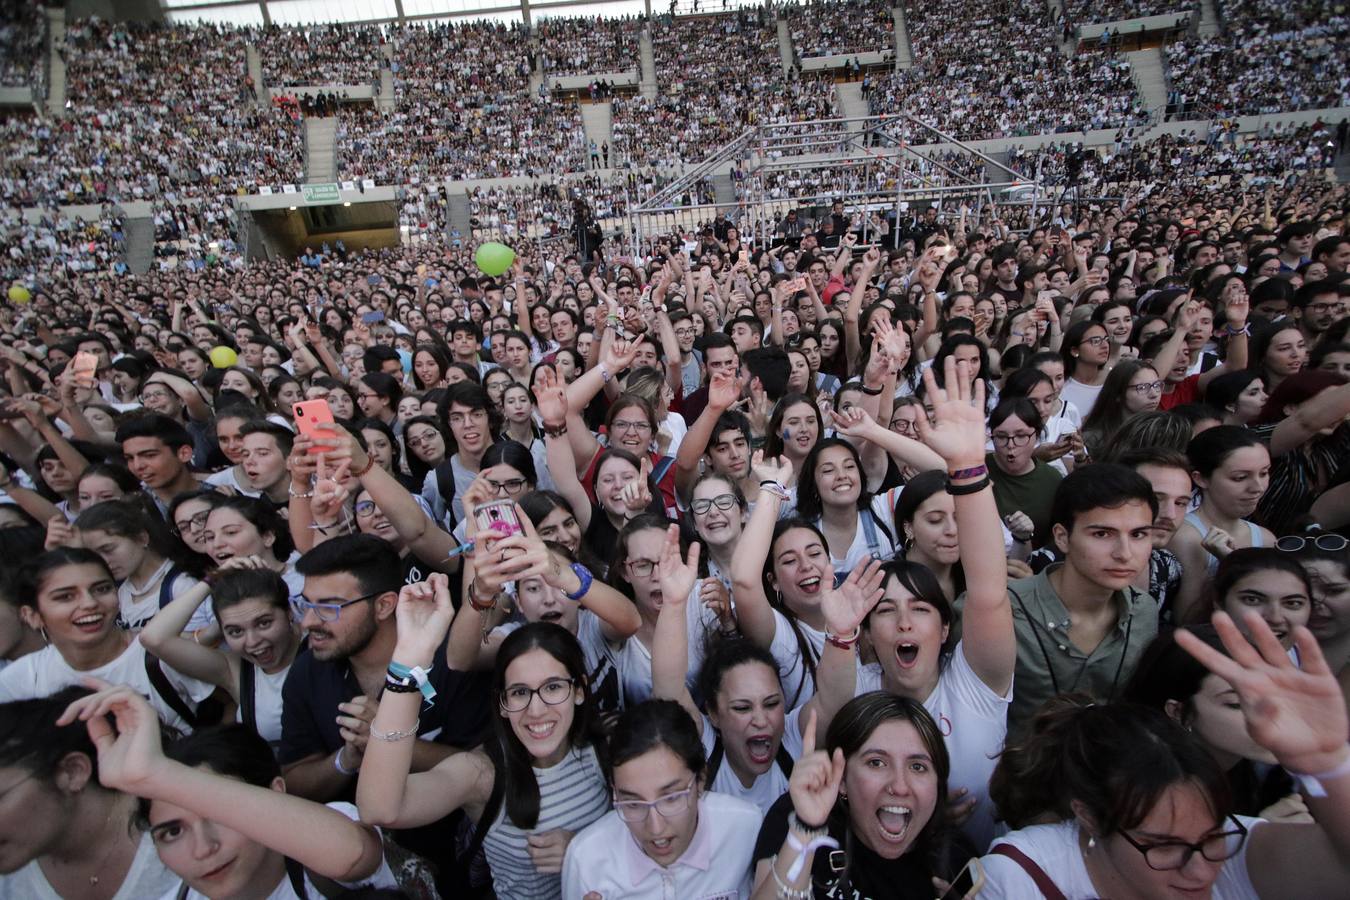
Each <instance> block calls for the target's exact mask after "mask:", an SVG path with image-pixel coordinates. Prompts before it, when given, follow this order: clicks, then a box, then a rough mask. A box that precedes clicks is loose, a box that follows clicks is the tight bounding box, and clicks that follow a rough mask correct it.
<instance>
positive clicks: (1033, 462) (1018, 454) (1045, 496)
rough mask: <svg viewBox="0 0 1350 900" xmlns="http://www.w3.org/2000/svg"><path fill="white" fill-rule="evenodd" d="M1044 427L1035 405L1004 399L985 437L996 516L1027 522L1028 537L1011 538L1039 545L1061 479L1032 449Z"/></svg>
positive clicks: (997, 408)
mask: <svg viewBox="0 0 1350 900" xmlns="http://www.w3.org/2000/svg"><path fill="white" fill-rule="evenodd" d="M1043 428H1044V422H1043V420H1042V419H1041V414H1040V413H1039V412H1038V411H1037V409H1036V406H1035V404H1033V403H1032V402H1031V401H1030V400H1027V399H1026V398H1024V397H1023V398H1015V399H1012V400H1004V401H1002V402H1001V403H999V405H998V406H996V407H994V411H993V412H992V413H990V415H989V436H990V439H991V441H992V442H993V444H994V451H993V452H992V453H990V454H989V455H988V457H986V464H987V465H988V466H989V478H990V480H991V481H993V482H994V500H995V502H996V503H997V504H998V514H999V515H1000V516H1002V517H1003V519H1004V521H1007V520H1008V518H1009V517H1010V516H1012V515H1013V514H1014V513H1019V512H1020V513H1022V514H1023V515H1024V516H1026V517H1027V518H1029V519H1031V523H1032V526H1033V528H1032V533H1031V535H1026V534H1018V535H1014V537H1015V538H1018V539H1021V540H1026V539H1027V538H1028V537H1029V538H1030V539H1031V540H1032V542H1033V544H1036V545H1039V543H1040V540H1041V538H1042V537H1043V536H1044V535H1045V534H1046V533H1047V532H1048V530H1049V528H1050V505H1051V501H1053V500H1054V497H1055V488H1056V487H1058V486H1059V483H1060V481H1062V480H1063V476H1062V475H1060V474H1059V472H1058V471H1056V470H1055V469H1052V468H1051V467H1050V465H1049V464H1048V463H1045V462H1043V461H1041V460H1039V459H1037V458H1036V446H1037V440H1038V438H1039V435H1040V434H1041V431H1042V429H1043Z"/></svg>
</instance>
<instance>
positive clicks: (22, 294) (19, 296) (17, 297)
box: [9, 284, 33, 306]
mask: <svg viewBox="0 0 1350 900" xmlns="http://www.w3.org/2000/svg"><path fill="white" fill-rule="evenodd" d="M9 299H10V300H12V301H14V302H15V303H18V304H19V305H20V306H22V305H23V304H25V303H27V302H28V301H29V300H32V299H33V295H32V294H31V293H29V291H28V288H26V287H24V286H23V285H21V284H11V285H10V286H9Z"/></svg>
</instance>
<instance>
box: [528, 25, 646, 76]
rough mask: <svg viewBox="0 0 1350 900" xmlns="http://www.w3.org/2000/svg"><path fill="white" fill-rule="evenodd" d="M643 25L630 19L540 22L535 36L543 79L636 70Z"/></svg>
mask: <svg viewBox="0 0 1350 900" xmlns="http://www.w3.org/2000/svg"><path fill="white" fill-rule="evenodd" d="M643 27H644V22H643V20H642V19H639V18H634V17H627V16H625V17H623V18H612V19H611V18H603V17H598V16H597V17H579V16H565V17H564V16H558V17H550V18H546V19H541V20H540V21H539V26H538V27H537V28H536V29H535V33H536V34H537V35H538V39H539V50H540V54H541V56H542V58H543V63H544V65H543V72H544V74H545V75H597V74H600V73H604V72H628V71H631V70H633V69H636V68H637V67H638V44H639V42H640V40H641V35H642V29H643Z"/></svg>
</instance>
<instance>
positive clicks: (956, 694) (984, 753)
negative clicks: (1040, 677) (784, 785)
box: [857, 641, 1012, 850]
mask: <svg viewBox="0 0 1350 900" xmlns="http://www.w3.org/2000/svg"><path fill="white" fill-rule="evenodd" d="M881 689H882V688H881V665H880V664H879V663H871V664H869V665H866V666H863V667H862V670H861V671H860V672H859V674H858V690H857V693H858V694H865V693H867V692H869V691H879V690H881ZM1011 704H1012V687H1011V685H1010V686H1009V687H1008V694H1007V696H1006V697H1000V696H999V695H998V694H996V693H995V692H994V691H993V689H991V688H990V687H989V685H987V684H985V683H984V682H983V681H981V680H980V676H978V675H976V674H975V670H974V669H972V668H971V667H970V662H969V661H968V660H967V659H966V649H965V642H964V641H961V642H958V643H957V645H956V650H955V652H953V653H952V658H951V660H949V661H948V663H947V666H946V668H944V669H943V670H942V674H941V675H939V676H938V683H937V687H936V688H934V689H933V693H932V694H930V695H929V696H928V699H926V700H924V701H923V708H924V709H926V710H928V712H929V713H930V714H931V715H932V717H933V721H935V722H936V723H937V726H938V730H940V731H941V732H942V736H943V737H944V738H945V739H946V743H947V753H948V755H949V756H950V757H951V776H950V777H949V778H948V779H947V790H948V791H949V792H952V793H954V792H955V791H956V789H957V788H965V789H966V790H967V791H969V792H970V794H969V796H971V797H974V798H975V799H976V804H975V810H974V812H972V813H971V816H970V819H969V820H968V821H967V822H966V824H965V826H964V828H963V829H962V830H963V831H965V833H966V834H967V835H969V836H970V838H971V839H972V840H973V841H974V842H975V849H976V850H983V849H984V848H985V847H988V846H989V842H990V841H991V840H993V838H994V834H995V825H994V805H993V804H992V803H991V802H990V801H989V777H990V776H991V775H993V774H994V765H995V763H997V762H998V754H999V753H1000V752H1001V751H1002V750H1003V742H1004V740H1006V738H1007V736H1008V707H1009V706H1010V705H1011Z"/></svg>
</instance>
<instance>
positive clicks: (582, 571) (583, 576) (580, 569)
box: [565, 562, 595, 603]
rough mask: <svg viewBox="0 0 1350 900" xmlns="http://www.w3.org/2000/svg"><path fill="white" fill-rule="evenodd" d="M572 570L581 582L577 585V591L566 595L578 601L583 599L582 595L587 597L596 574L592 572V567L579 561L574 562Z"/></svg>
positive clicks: (569, 598)
mask: <svg viewBox="0 0 1350 900" xmlns="http://www.w3.org/2000/svg"><path fill="white" fill-rule="evenodd" d="M572 571H573V572H575V573H576V576H577V578H579V579H580V580H581V584H580V585H578V586H577V589H576V590H575V591H573V592H572V593H570V594H566V595H565V596H566V597H567V599H568V600H571V601H572V602H573V603H578V602H580V601H581V598H582V597H585V596H586V594H587V593H589V592H590V590H591V583H592V582H594V581H595V576H594V575H592V574H591V570H590V569H588V568H586V567H585V566H583V565H582V564H581V563H578V562H574V563H572Z"/></svg>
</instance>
